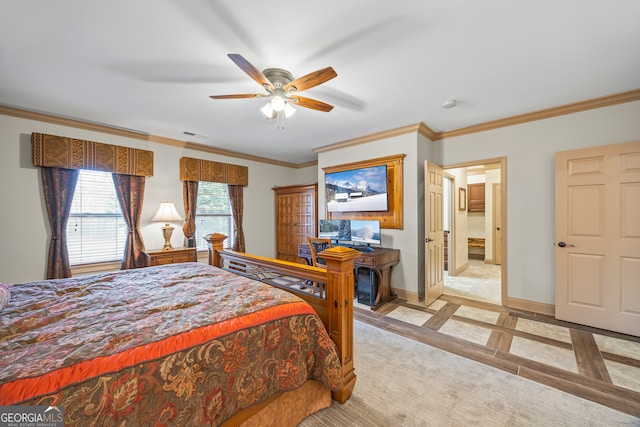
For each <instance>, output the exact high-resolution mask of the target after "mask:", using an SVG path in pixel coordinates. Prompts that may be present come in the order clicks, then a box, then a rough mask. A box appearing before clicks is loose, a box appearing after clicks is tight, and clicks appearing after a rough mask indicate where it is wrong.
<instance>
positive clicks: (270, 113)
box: [260, 102, 277, 119]
mask: <svg viewBox="0 0 640 427" xmlns="http://www.w3.org/2000/svg"><path fill="white" fill-rule="evenodd" d="M260 111H262V114H264V115H265V117H266V118H267V119H272V118H274V117H275V115H276V114H277V113H276V112H275V110H274V109H273V107H272V106H271V102H267V103H266V104H265V106H264V107H262V108H261V109H260Z"/></svg>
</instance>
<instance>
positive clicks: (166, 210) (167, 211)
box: [151, 202, 182, 222]
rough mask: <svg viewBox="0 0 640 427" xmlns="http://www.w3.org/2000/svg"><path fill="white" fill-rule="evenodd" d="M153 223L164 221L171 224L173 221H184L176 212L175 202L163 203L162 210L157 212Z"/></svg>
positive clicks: (161, 204) (159, 209)
mask: <svg viewBox="0 0 640 427" xmlns="http://www.w3.org/2000/svg"><path fill="white" fill-rule="evenodd" d="M151 221H162V222H171V221H182V217H181V216H180V214H179V213H178V211H177V210H176V207H175V205H174V204H173V202H162V203H160V208H158V212H156V214H155V216H154V217H153V219H152V220H151Z"/></svg>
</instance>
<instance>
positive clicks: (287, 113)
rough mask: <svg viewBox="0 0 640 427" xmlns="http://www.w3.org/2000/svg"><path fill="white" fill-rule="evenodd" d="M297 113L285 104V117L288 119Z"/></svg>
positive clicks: (289, 105)
mask: <svg viewBox="0 0 640 427" xmlns="http://www.w3.org/2000/svg"><path fill="white" fill-rule="evenodd" d="M295 113H296V109H295V108H293V107H292V106H291V104H289V103H288V102H287V103H286V104H284V115H285V117H286V118H287V119H288V118H289V117H291V116H293V115H294V114H295Z"/></svg>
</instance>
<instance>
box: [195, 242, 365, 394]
mask: <svg viewBox="0 0 640 427" xmlns="http://www.w3.org/2000/svg"><path fill="white" fill-rule="evenodd" d="M226 238H227V236H225V235H224V234H211V235H208V236H205V240H207V242H208V245H209V264H211V265H215V266H217V267H220V268H223V269H225V270H228V271H232V272H234V273H236V274H241V275H244V276H248V277H251V278H253V279H256V280H260V281H261V282H265V283H268V284H270V285H273V286H277V287H279V288H282V289H284V290H286V291H288V292H291V293H293V294H295V295H297V296H299V297H300V298H302V299H304V300H305V301H307V302H308V303H309V304H310V305H311V306H312V307H313V308H314V309H315V311H316V312H317V313H318V315H319V316H320V319H322V322H323V323H324V325H325V328H326V329H327V331H328V332H329V336H330V337H331V339H332V340H333V341H334V342H335V343H336V346H337V348H338V351H339V353H340V359H341V362H342V374H343V388H342V389H341V390H338V391H335V392H333V398H334V399H335V400H337V401H338V402H340V403H344V402H346V401H347V399H349V397H350V396H351V393H352V391H353V387H354V386H355V383H356V375H355V371H354V367H353V298H354V294H353V290H354V277H353V263H354V260H355V259H356V258H357V257H358V256H359V255H360V252H358V251H357V250H355V249H350V248H345V247H334V248H330V249H327V250H326V251H323V252H321V253H320V254H319V255H320V256H321V257H322V258H323V259H324V260H325V261H326V263H327V265H326V268H319V267H311V266H307V265H304V264H297V263H293V262H288V261H281V260H276V259H273V258H266V257H260V256H257V255H249V254H246V253H243V252H235V251H228V250H224V249H223V247H222V242H224V240H225V239H226Z"/></svg>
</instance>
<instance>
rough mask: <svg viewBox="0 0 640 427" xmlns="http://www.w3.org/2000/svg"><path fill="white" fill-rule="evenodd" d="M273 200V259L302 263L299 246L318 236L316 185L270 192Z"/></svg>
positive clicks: (276, 189)
mask: <svg viewBox="0 0 640 427" xmlns="http://www.w3.org/2000/svg"><path fill="white" fill-rule="evenodd" d="M273 190H274V191H275V197H276V203H275V204H276V258H278V259H282V260H285V261H291V262H300V263H304V260H303V259H302V258H299V257H298V246H299V245H306V244H307V236H311V237H314V236H316V235H317V230H318V226H317V222H318V221H317V217H318V184H309V185H291V186H287V187H276V188H274V189H273Z"/></svg>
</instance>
